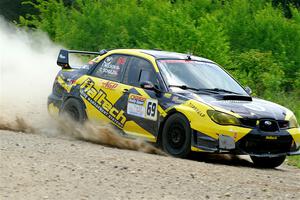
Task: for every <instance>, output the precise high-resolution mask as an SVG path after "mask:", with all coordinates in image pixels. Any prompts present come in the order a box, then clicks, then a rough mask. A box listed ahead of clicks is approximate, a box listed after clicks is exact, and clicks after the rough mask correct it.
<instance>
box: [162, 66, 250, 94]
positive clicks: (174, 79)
mask: <svg viewBox="0 0 300 200" xmlns="http://www.w3.org/2000/svg"><path fill="white" fill-rule="evenodd" d="M157 63H158V66H159V68H160V71H161V73H162V75H163V77H164V79H165V81H166V82H167V84H168V85H169V87H170V86H181V88H183V87H182V86H184V87H185V88H195V89H200V90H203V89H204V90H205V89H211V90H218V91H222V90H224V91H223V92H226V91H230V92H232V93H237V94H242V95H247V93H246V92H245V91H244V89H243V88H242V87H241V86H240V85H239V84H238V83H237V82H236V81H235V80H234V79H233V78H231V77H230V76H229V75H228V74H227V73H226V72H225V71H224V70H222V69H221V68H220V67H218V66H217V65H215V64H213V63H207V62H200V61H193V60H158V61H157Z"/></svg>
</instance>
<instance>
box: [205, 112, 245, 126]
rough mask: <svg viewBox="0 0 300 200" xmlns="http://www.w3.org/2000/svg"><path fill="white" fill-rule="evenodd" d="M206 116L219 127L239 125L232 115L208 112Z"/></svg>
mask: <svg viewBox="0 0 300 200" xmlns="http://www.w3.org/2000/svg"><path fill="white" fill-rule="evenodd" d="M207 114H208V116H209V117H210V118H211V119H212V120H213V121H214V122H216V123H217V124H221V125H235V126H237V125H240V124H241V123H240V120H239V119H238V118H236V117H235V116H233V115H230V114H227V113H223V112H220V111H215V110H208V111H207Z"/></svg>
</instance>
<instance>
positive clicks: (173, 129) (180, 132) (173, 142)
mask: <svg viewBox="0 0 300 200" xmlns="http://www.w3.org/2000/svg"><path fill="white" fill-rule="evenodd" d="M185 140H186V136H185V129H184V127H183V125H182V124H180V123H174V124H172V125H171V126H170V127H169V128H168V132H167V142H168V144H169V145H170V147H171V148H173V149H176V150H179V149H181V148H182V147H183V146H184V143H185Z"/></svg>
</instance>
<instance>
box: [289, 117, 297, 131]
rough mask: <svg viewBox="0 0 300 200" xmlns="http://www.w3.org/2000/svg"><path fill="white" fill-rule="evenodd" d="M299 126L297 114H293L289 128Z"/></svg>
mask: <svg viewBox="0 0 300 200" xmlns="http://www.w3.org/2000/svg"><path fill="white" fill-rule="evenodd" d="M298 127H299V125H298V122H297V119H296V117H295V115H293V116H292V117H291V118H290V120H289V128H298Z"/></svg>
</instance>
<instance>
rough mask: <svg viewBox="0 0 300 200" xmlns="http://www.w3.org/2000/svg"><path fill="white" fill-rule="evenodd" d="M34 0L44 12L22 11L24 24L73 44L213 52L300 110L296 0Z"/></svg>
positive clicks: (247, 81) (261, 92)
mask: <svg viewBox="0 0 300 200" xmlns="http://www.w3.org/2000/svg"><path fill="white" fill-rule="evenodd" d="M24 1H26V0H24ZM27 2H28V4H31V5H33V7H34V9H36V10H38V11H39V14H37V15H26V16H25V17H21V18H20V24H21V25H24V26H30V27H32V26H34V27H36V28H38V29H42V30H43V31H45V32H47V33H48V34H49V36H50V37H51V38H52V39H53V40H54V41H56V42H59V43H61V44H63V45H65V46H66V47H68V48H72V49H81V50H95V51H97V50H100V49H104V48H107V49H109V48H150V49H152V48H160V49H164V50H170V51H177V52H184V53H187V52H190V53H193V54H195V55H199V56H203V57H207V58H210V59H212V60H214V61H216V62H218V63H219V64H221V65H224V66H225V68H226V69H227V70H229V71H230V72H232V73H233V74H234V76H235V77H236V78H237V79H238V80H239V81H240V82H241V83H242V84H243V85H249V86H251V88H252V89H253V92H254V94H255V95H258V96H260V97H263V98H267V99H271V100H273V101H275V102H278V103H281V104H283V105H287V106H288V107H290V108H291V109H292V110H293V111H295V112H296V114H297V117H298V119H299V117H300V113H299V111H300V108H299V105H300V99H299V97H300V92H299V91H300V90H299V88H300V11H299V5H298V4H297V3H296V4H295V3H293V2H296V1H289V2H291V3H293V5H294V6H296V7H297V6H298V8H296V7H292V6H289V5H288V4H286V3H285V4H283V3H282V1H275V0H251V1H248V0H230V1H223V0H193V1H192V0H90V1H85V0H70V1H68V3H66V1H63V0H48V1H43V0H36V2H37V3H35V4H33V3H32V1H27ZM278 2H279V3H278ZM272 3H273V4H272ZM287 8H288V10H289V11H290V14H289V16H288V18H286V17H285V15H286V10H287Z"/></svg>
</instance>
